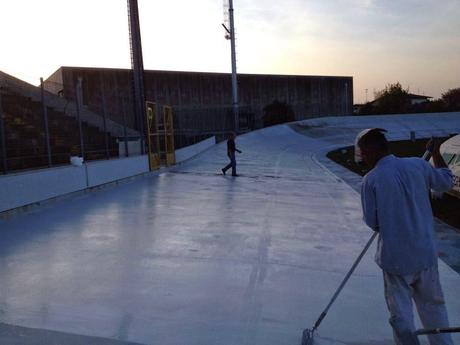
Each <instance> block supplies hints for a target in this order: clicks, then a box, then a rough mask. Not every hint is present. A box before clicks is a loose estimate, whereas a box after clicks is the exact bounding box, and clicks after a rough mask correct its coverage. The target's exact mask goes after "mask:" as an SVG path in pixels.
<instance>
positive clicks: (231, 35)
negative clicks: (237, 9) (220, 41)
mask: <svg viewBox="0 0 460 345" xmlns="http://www.w3.org/2000/svg"><path fill="white" fill-rule="evenodd" d="M228 17H229V24H230V28H227V27H226V26H225V24H222V26H223V27H224V29H225V31H226V32H227V33H226V34H225V38H226V39H230V47H231V58H232V110H233V120H234V122H235V124H234V126H235V132H238V127H239V116H238V81H237V74H236V49H235V22H234V19H233V0H228Z"/></svg>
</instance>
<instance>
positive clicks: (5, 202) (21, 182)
mask: <svg viewBox="0 0 460 345" xmlns="http://www.w3.org/2000/svg"><path fill="white" fill-rule="evenodd" d="M84 188H86V173H85V168H84V167H83V166H81V167H77V166H69V167H59V168H52V169H43V170H34V171H30V172H23V173H18V174H9V175H3V176H0V191H1V192H0V212H2V211H6V210H9V209H13V208H16V207H21V206H24V205H28V204H33V203H35V202H39V201H42V200H46V199H50V198H54V197H57V196H59V195H64V194H68V193H72V192H76V191H78V190H82V189H84Z"/></svg>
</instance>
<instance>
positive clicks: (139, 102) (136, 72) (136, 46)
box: [128, 0, 145, 154]
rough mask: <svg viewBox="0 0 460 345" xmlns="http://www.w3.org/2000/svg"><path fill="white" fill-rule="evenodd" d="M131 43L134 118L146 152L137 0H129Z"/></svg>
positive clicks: (142, 150)
mask: <svg viewBox="0 0 460 345" xmlns="http://www.w3.org/2000/svg"><path fill="white" fill-rule="evenodd" d="M128 18H129V43H130V45H131V67H132V72H133V95H134V97H133V98H134V116H135V117H134V119H135V122H136V129H137V130H138V131H139V133H140V145H141V147H140V151H141V154H144V150H145V145H144V139H145V130H144V118H145V91H144V62H143V58H142V43H141V29H140V24H139V8H138V5H137V0H128Z"/></svg>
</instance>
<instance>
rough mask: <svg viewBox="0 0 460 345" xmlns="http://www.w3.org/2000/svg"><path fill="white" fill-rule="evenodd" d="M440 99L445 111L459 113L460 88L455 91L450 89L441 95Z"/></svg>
mask: <svg viewBox="0 0 460 345" xmlns="http://www.w3.org/2000/svg"><path fill="white" fill-rule="evenodd" d="M441 99H442V100H443V102H444V103H445V106H446V110H447V111H459V110H460V87H459V88H456V89H450V90H449V91H447V92H446V93H443V94H442V98H441Z"/></svg>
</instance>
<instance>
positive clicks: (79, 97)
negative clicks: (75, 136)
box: [75, 77, 85, 159]
mask: <svg viewBox="0 0 460 345" xmlns="http://www.w3.org/2000/svg"><path fill="white" fill-rule="evenodd" d="M81 83H82V77H78V80H77V86H76V90H75V92H76V96H77V97H76V98H77V119H78V131H79V132H80V154H81V158H83V159H85V156H84V154H85V148H84V145H83V129H82V126H81V116H80V112H81V104H82V92H81Z"/></svg>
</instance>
